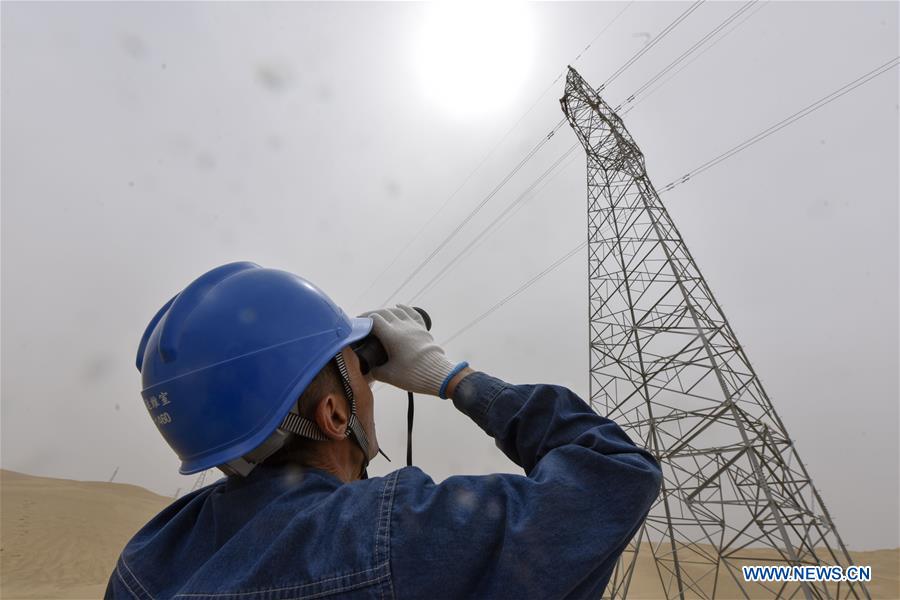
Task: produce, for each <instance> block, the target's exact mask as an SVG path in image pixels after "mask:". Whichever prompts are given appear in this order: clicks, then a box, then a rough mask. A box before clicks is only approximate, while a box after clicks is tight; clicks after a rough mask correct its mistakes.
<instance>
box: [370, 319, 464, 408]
mask: <svg viewBox="0 0 900 600" xmlns="http://www.w3.org/2000/svg"><path fill="white" fill-rule="evenodd" d="M359 316H360V317H369V318H371V319H372V321H373V326H372V333H374V334H375V337H377V338H378V340H379V341H380V342H381V344H382V345H383V346H384V349H385V350H386V351H387V355H388V361H387V363H385V364H383V365H381V366H380V367H375V368H374V369H372V370H371V374H372V376H374V377H375V379H377V380H379V381H383V382H385V383H389V384H391V385H393V386H396V387H398V388H401V389H404V390H408V391H410V392H413V393H417V394H429V395H432V396H440V397H442V398H447V397H448V394H447V391H448V390H447V388H448V387H449V383H450V380H451V379H454V376H456V375H457V374H458V373H459V372H460V371H462V370H463V369H465V368H466V367H468V363H466V362H462V363H453V362H451V361H449V360H447V357H446V355H445V354H444V350H443V348H441V347H440V346H438V345H437V344H436V343H435V341H434V338H433V337H432V336H431V334H430V333H429V332H428V330H427V329H426V328H425V321H423V320H422V316H421V315H420V314H419V313H418V312H416V310H415V309H413V308H411V307H409V306H405V305H403V304H398V305H397V307H396V308H382V309H380V310H373V311H369V312H365V313H363V314H361V315H359ZM454 387H455V386H454Z"/></svg>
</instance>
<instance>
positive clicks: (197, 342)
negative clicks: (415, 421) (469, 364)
mask: <svg viewBox="0 0 900 600" xmlns="http://www.w3.org/2000/svg"><path fill="white" fill-rule="evenodd" d="M371 329H372V319H369V318H352V319H351V318H348V317H347V315H346V314H344V311H343V310H341V308H340V307H339V306H337V305H336V304H335V303H334V302H333V301H332V300H331V298H329V297H328V296H327V295H326V294H325V292H323V291H322V290H321V289H319V288H318V287H316V286H315V285H313V284H312V283H310V282H309V281H307V280H305V279H303V278H302V277H298V276H297V275H294V274H292V273H288V272H286V271H280V270H277V269H265V268H263V267H260V266H259V265H257V264H255V263H252V262H235V263H229V264H226V265H222V266H220V267H217V268H215V269H212V270H211V271H208V272H207V273H205V274H203V275H201V276H200V277H198V278H197V279H196V280H194V281H193V282H192V283H191V284H190V285H189V286H187V287H186V288H185V289H184V290H183V291H182V292H181V293H179V294H177V295H176V296H175V297H174V298H172V299H171V300H169V301H168V302H167V303H166V304H165V305H164V306H163V307H162V308H161V309H160V310H159V312H157V313H156V315H155V316H154V317H153V319H152V320H151V321H150V324H149V325H148V326H147V329H146V331H144V335H143V337H142V338H141V343H140V346H139V347H138V352H137V368H138V370H139V371H140V372H141V379H142V384H143V385H142V388H143V389H142V390H141V396H142V397H143V399H144V404H145V405H146V407H147V410H148V411H149V412H150V416H151V417H152V418H153V421H154V423H155V424H156V426H157V428H158V429H159V432H160V433H161V434H162V436H163V437H164V438H165V440H166V442H167V443H168V444H169V446H171V447H172V449H173V450H174V451H175V453H176V454H177V455H178V457H179V458H180V459H181V467H180V468H179V472H180V473H182V474H184V475H189V474H191V473H197V472H199V471H204V470H206V469H209V468H212V467H216V466H220V465H222V464H225V463H229V461H232V460H235V459H240V457H242V456H244V455H246V454H248V453H250V452H251V451H252V450H253V449H254V448H257V447H258V446H260V444H262V443H263V442H264V441H266V440H267V438H269V436H270V435H272V434H273V432H274V431H275V430H276V428H278V427H279V425H280V424H281V423H282V421H283V420H284V419H285V416H286V415H287V414H288V413H289V412H290V411H291V409H292V407H293V406H294V404H295V403H296V401H297V399H298V397H299V396H300V394H302V393H303V390H304V389H306V387H307V385H309V383H310V382H311V381H312V379H313V378H314V377H315V376H316V374H318V372H319V371H320V370H321V369H322V368H323V367H324V366H325V365H326V364H328V361H329V360H331V359H332V358H334V357H335V355H336V354H337V353H339V352H340V351H341V349H342V348H343V347H344V346H346V345H348V344H350V343H352V342H355V341H357V340H359V339H362V338H363V337H365V336H366V335H367V334H368V333H369V331H370V330H371Z"/></svg>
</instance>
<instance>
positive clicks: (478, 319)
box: [440, 57, 900, 346]
mask: <svg viewBox="0 0 900 600" xmlns="http://www.w3.org/2000/svg"><path fill="white" fill-rule="evenodd" d="M898 64H900V57H895V58H893V59H891V60H890V61H888V62H886V63H884V64H883V65H881V66H879V67H877V68H876V69H874V70H872V71H869V72H868V73H866V74H865V75H863V76H862V77H859V78H857V79H856V80H854V81H852V82H850V83H848V84H847V85H844V86H842V87H840V88H838V89H837V90H835V91H834V92H832V93H831V94H828V95H827V96H825V97H823V98H822V99H821V100H819V101H817V102H814V103H813V104H810V105H809V106H807V107H806V108H804V109H802V110H801V111H798V112H797V113H794V114H793V115H791V116H790V117H788V118H787V119H784V120H782V121H780V122H779V123H777V124H775V125H773V126H772V127H770V128H768V129H766V130H764V131H762V132H760V133H759V134H757V135H756V136H753V137H752V138H749V139H748V140H747V141H746V142H744V143H742V144H738V145H737V146H735V147H734V148H732V149H731V150H729V151H728V152H725V153H723V154H720V155H719V156H718V157H716V158H714V159H712V160H710V161H707V162H706V163H704V164H703V165H701V166H700V167H697V168H696V169H694V170H693V171H690V172H689V173H688V174H687V175H685V176H684V177H682V178H681V180H678V181H677V182H675V183H674V184H673V183H670V184H668V185H667V186H665V188H663V190H662V192H660V193H665V192H667V191H669V190H671V189H672V188H673V187H675V185H681V184H682V183H684V182H686V181H687V180H688V179H690V177H691V176H692V175H697V174H699V173H702V172H703V171H705V170H707V169H711V168H712V167H714V166H715V165H717V164H719V163H721V162H722V161H724V160H726V159H728V158H731V157H732V156H734V155H735V154H737V153H738V152H740V151H741V150H745V149H747V148H749V147H750V146H752V145H753V144H755V143H757V142H759V141H761V140H762V139H765V138H766V137H768V136H769V135H771V134H773V133H775V132H776V131H778V130H779V129H782V128H784V127H787V126H788V125H790V124H791V123H793V122H794V121H796V120H798V119H800V118H802V117H804V116H806V115H808V114H809V113H811V112H814V111H815V110H818V109H819V108H821V107H823V106H825V105H826V104H828V103H829V102H832V101H833V100H836V99H838V98H840V97H841V96H843V95H844V94H846V93H848V92H850V91H852V90H853V89H855V88H857V87H859V86H861V85H862V84H864V83H866V82H868V81H870V80H872V79H874V78H875V77H878V76H879V75H882V74H884V73H886V72H887V71H889V70H890V69H892V68H893V67H896V66H897V65H898ZM751 140H752V141H751ZM748 142H749V143H748ZM587 244H588V242H587V241H584V242H581V243H580V244H578V245H577V246H575V247H574V248H572V249H571V250H569V251H568V252H566V253H565V254H563V255H562V256H561V257H560V258H558V259H557V260H556V261H554V262H553V263H552V264H551V265H550V266H548V267H547V268H546V269H544V270H543V271H541V272H540V273H538V274H537V275H535V276H534V277H532V278H531V279H529V280H528V281H527V282H525V283H524V284H523V285H521V286H520V287H518V288H517V289H516V290H515V291H514V292H512V293H511V294H509V295H508V296H506V297H505V298H503V299H502V300H500V302H497V303H496V304H494V305H493V306H492V307H490V308H489V309H488V310H486V311H485V312H483V313H481V314H480V315H478V316H477V317H475V319H473V320H472V321H470V322H469V323H468V324H466V325H465V326H463V327H462V328H461V329H458V330H457V331H456V332H455V333H454V334H453V335H451V336H450V337H449V338H447V339H445V340H443V341H442V342H441V343H440V345H441V346H445V345H446V344H448V343H450V342H451V341H453V340H454V339H456V338H457V337H458V336H460V335H462V334H463V333H465V332H466V331H468V330H469V329H471V328H472V327H474V326H475V325H476V324H478V323H479V322H481V321H482V320H483V319H485V318H486V317H487V316H489V315H490V314H491V313H493V312H494V311H496V310H498V309H499V308H500V307H502V306H503V305H505V304H506V303H507V302H509V301H510V300H512V299H513V298H515V297H516V296H518V295H519V294H521V293H522V292H523V291H525V290H526V289H528V288H529V287H531V286H532V285H534V284H535V283H537V281H538V280H540V279H542V278H543V277H544V276H546V275H548V274H549V273H551V272H552V271H554V270H555V269H557V268H558V267H559V266H560V265H562V264H563V263H564V262H566V261H567V260H568V259H570V258H571V257H572V256H574V255H575V254H576V253H577V252H578V251H579V250H581V249H582V248H584V247H585V246H587Z"/></svg>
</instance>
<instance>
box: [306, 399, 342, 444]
mask: <svg viewBox="0 0 900 600" xmlns="http://www.w3.org/2000/svg"><path fill="white" fill-rule="evenodd" d="M313 417H314V419H315V422H316V425H318V426H319V429H320V430H321V431H322V433H324V434H325V435H326V436H328V438H329V439H332V440H342V439H344V438H345V437H347V426H348V424H349V422H350V411H349V408H348V407H347V402H346V401H345V400H344V398H343V397H340V396H338V395H336V394H334V393H329V394H328V395H327V396H325V398H324V399H323V400H322V401H321V402H319V405H318V406H317V407H316V412H315V414H314V415H313Z"/></svg>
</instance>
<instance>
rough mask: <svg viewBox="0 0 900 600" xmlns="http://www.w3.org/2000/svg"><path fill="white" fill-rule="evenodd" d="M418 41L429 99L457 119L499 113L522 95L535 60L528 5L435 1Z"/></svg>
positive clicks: (428, 7) (419, 62)
mask: <svg viewBox="0 0 900 600" xmlns="http://www.w3.org/2000/svg"><path fill="white" fill-rule="evenodd" d="M426 10H427V14H426V17H425V20H424V23H423V24H422V27H421V28H420V29H419V30H418V31H417V32H416V36H415V41H414V56H415V68H416V71H417V72H418V75H419V80H420V82H421V85H422V92H423V94H424V96H425V97H427V98H428V99H429V100H430V101H432V102H433V103H435V104H436V105H437V106H439V107H440V108H441V109H443V110H445V111H446V112H447V113H449V114H451V115H453V116H455V117H470V116H476V115H483V114H486V113H490V112H494V111H497V110H498V109H501V108H503V107H504V106H506V105H508V104H509V103H510V101H511V100H512V99H513V98H514V97H515V96H516V94H517V92H519V90H520V88H521V87H522V85H523V83H524V82H525V80H526V78H527V76H528V73H529V71H530V70H531V66H532V61H533V58H534V56H533V55H534V45H535V44H534V31H533V29H534V27H533V18H532V14H531V7H530V6H529V5H528V4H526V3H525V2H510V1H496V2H491V1H481V2H469V1H462V2H435V3H429V4H427V5H426Z"/></svg>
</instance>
